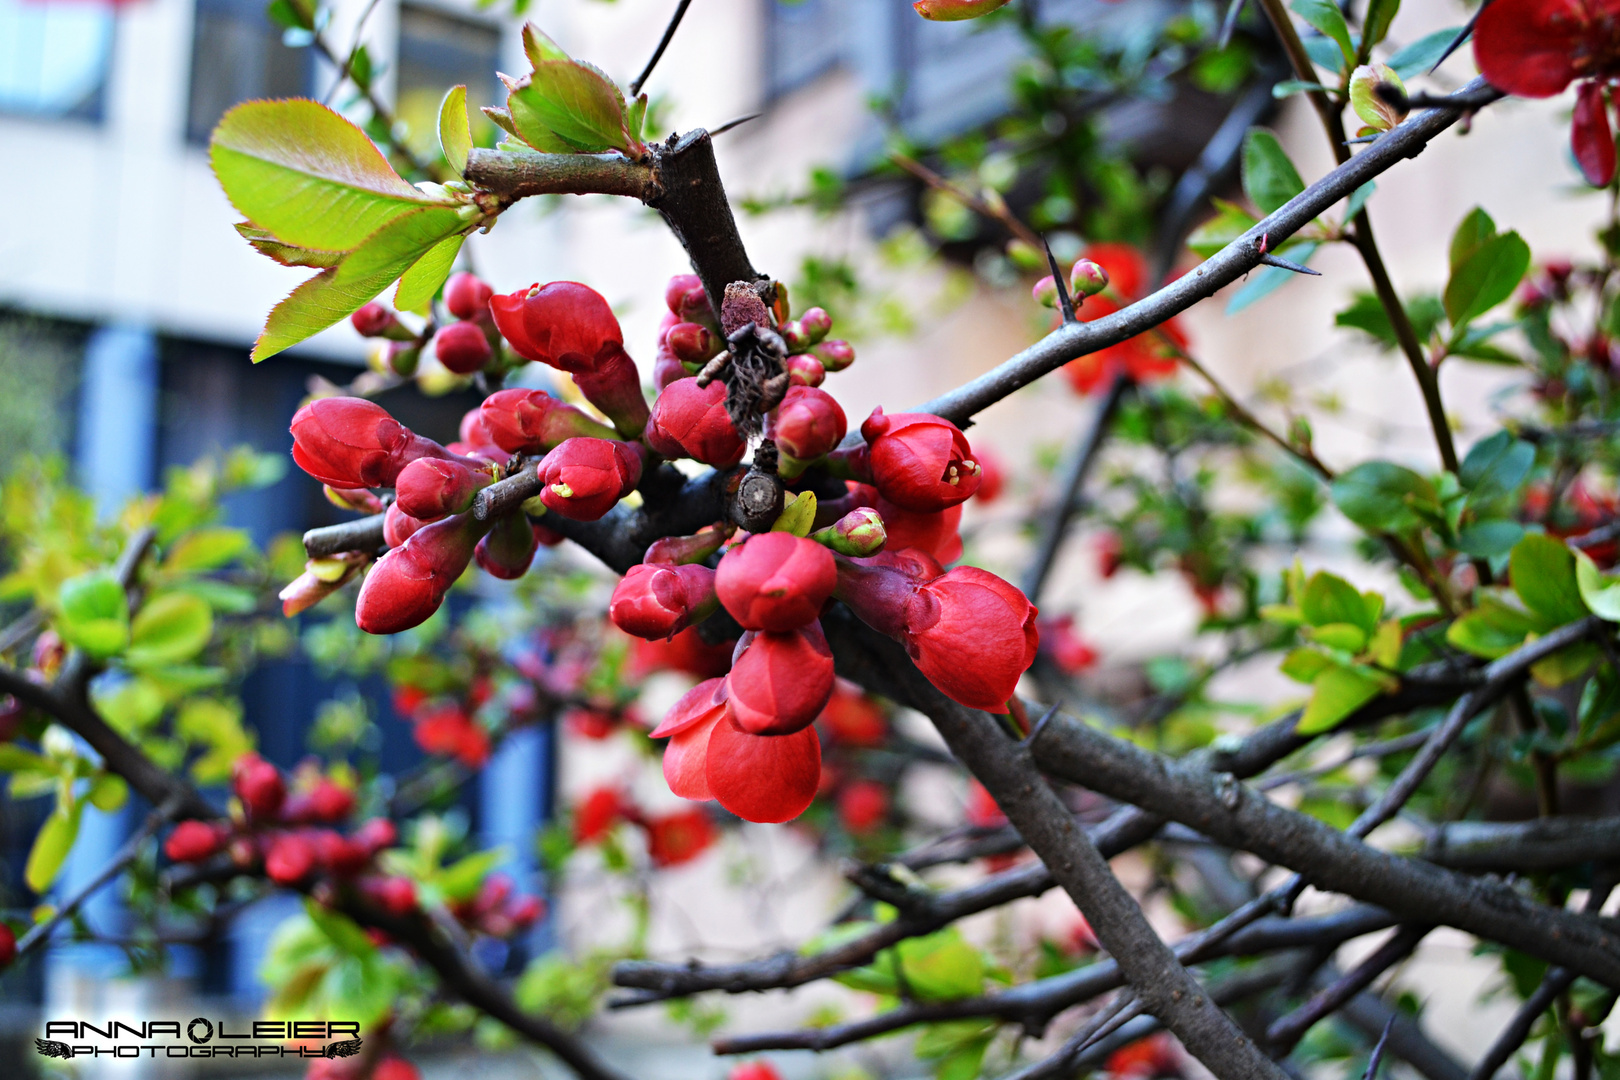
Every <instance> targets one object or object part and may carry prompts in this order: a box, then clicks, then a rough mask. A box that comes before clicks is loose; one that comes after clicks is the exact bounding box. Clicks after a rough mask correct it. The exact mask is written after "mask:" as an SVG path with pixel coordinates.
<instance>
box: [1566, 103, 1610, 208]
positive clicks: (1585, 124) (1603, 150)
mask: <svg viewBox="0 0 1620 1080" xmlns="http://www.w3.org/2000/svg"><path fill="white" fill-rule="evenodd" d="M1608 93H1609V91H1608V88H1607V87H1605V86H1603V85H1602V84H1600V83H1598V82H1596V81H1587V82H1583V83H1581V88H1580V89H1579V90H1577V91H1576V92H1575V115H1574V119H1573V120H1572V121H1571V123H1570V129H1569V142H1570V148H1571V149H1572V150H1574V152H1575V161H1576V163H1577V164H1579V165H1580V167H1581V175H1582V176H1584V177H1586V182H1587V183H1589V184H1591V185H1592V186H1593V187H1607V186H1608V183H1609V181H1610V180H1613V179H1614V133H1613V132H1612V131H1611V130H1610V128H1609V99H1608Z"/></svg>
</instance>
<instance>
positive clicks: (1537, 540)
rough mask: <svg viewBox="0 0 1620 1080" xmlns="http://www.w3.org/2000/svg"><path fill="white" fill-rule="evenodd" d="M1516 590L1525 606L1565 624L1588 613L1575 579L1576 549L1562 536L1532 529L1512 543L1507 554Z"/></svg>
mask: <svg viewBox="0 0 1620 1080" xmlns="http://www.w3.org/2000/svg"><path fill="white" fill-rule="evenodd" d="M1508 568H1509V572H1510V573H1511V574H1512V575H1513V591H1514V592H1516V593H1518V594H1519V599H1520V600H1523V601H1524V606H1525V607H1527V608H1529V609H1530V610H1531V611H1533V612H1535V613H1536V614H1537V615H1540V616H1542V617H1543V618H1545V619H1547V620H1549V621H1550V622H1551V624H1552V625H1553V626H1562V625H1563V624H1565V623H1569V622H1574V621H1575V620H1576V619H1580V618H1584V617H1585V616H1586V602H1585V601H1584V600H1582V599H1581V589H1580V585H1579V583H1578V582H1577V581H1576V579H1575V553H1574V552H1572V551H1570V549H1569V548H1568V547H1567V546H1566V545H1565V544H1564V542H1563V541H1562V540H1555V539H1553V538H1552V537H1550V536H1547V535H1546V534H1544V533H1530V534H1528V535H1526V536H1525V538H1524V539H1523V540H1520V541H1519V542H1518V543H1517V544H1515V545H1513V553H1512V554H1511V555H1510V556H1509V558H1508Z"/></svg>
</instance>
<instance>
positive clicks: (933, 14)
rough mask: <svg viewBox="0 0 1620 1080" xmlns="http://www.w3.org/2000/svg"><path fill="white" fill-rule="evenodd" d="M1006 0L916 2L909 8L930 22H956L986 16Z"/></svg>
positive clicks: (933, 0) (931, 0) (935, 0)
mask: <svg viewBox="0 0 1620 1080" xmlns="http://www.w3.org/2000/svg"><path fill="white" fill-rule="evenodd" d="M1006 3H1007V0H916V2H915V3H913V4H912V5H911V6H912V7H913V8H915V9H916V11H917V14H919V15H921V16H922V17H923V18H925V19H927V20H929V21H930V22H958V21H960V20H962V19H977V18H978V17H979V16H980V15H988V14H990V13H991V12H992V11H994V10H996V9H997V8H999V7H1003V6H1005V5H1006Z"/></svg>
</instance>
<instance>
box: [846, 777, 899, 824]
mask: <svg viewBox="0 0 1620 1080" xmlns="http://www.w3.org/2000/svg"><path fill="white" fill-rule="evenodd" d="M888 817H889V789H888V788H886V787H884V786H883V785H882V784H880V783H878V782H877V781H876V780H855V781H852V782H851V783H849V784H846V785H845V786H844V789H843V790H842V791H840V792H839V793H838V819H839V820H840V821H842V822H843V823H844V828H846V829H848V830H849V831H850V832H852V833H854V834H855V835H856V836H863V835H865V834H867V833H871V832H876V831H877V830H878V829H880V828H882V826H883V823H884V822H885V821H886V820H888Z"/></svg>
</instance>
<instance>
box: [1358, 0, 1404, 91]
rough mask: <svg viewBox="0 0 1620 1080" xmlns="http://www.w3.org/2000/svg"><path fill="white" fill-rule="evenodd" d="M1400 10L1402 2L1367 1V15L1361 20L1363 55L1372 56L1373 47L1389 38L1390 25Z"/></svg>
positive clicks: (1393, 0) (1394, 0) (1392, 0)
mask: <svg viewBox="0 0 1620 1080" xmlns="http://www.w3.org/2000/svg"><path fill="white" fill-rule="evenodd" d="M1400 10H1401V0H1367V14H1366V15H1364V16H1363V17H1362V20H1361V52H1362V55H1364V56H1367V55H1371V53H1372V49H1373V46H1375V45H1377V44H1378V43H1379V42H1381V41H1383V40H1384V38H1386V37H1388V36H1389V24H1390V23H1392V22H1394V21H1395V13H1396V12H1398V11H1400ZM1390 66H1391V67H1393V66H1394V65H1393V64H1391V65H1390ZM1397 74H1398V73H1397Z"/></svg>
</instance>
